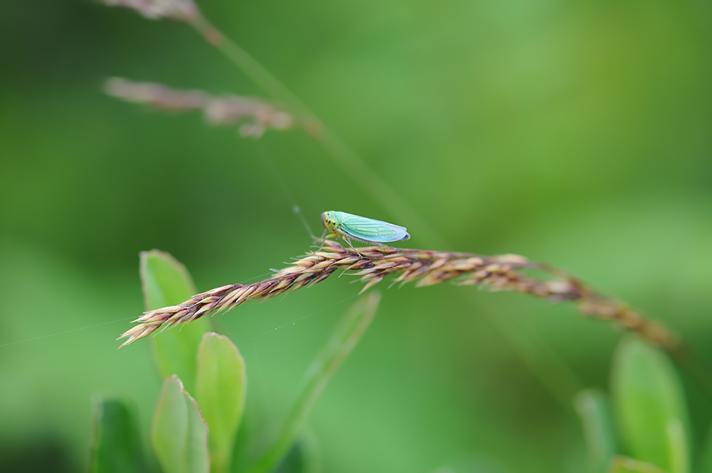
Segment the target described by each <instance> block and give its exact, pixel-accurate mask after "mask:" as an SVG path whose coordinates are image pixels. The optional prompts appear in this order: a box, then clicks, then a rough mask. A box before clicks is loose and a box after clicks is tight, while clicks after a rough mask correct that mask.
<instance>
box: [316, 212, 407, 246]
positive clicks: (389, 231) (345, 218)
mask: <svg viewBox="0 0 712 473" xmlns="http://www.w3.org/2000/svg"><path fill="white" fill-rule="evenodd" d="M321 221H322V223H323V224H324V228H326V230H327V231H328V232H329V233H335V234H337V235H340V236H341V237H343V238H344V240H346V241H347V242H348V243H349V244H351V239H352V238H353V239H354V240H358V241H363V242H366V243H391V242H394V241H402V240H407V239H408V238H410V234H409V233H408V230H407V229H406V228H405V227H401V226H400V225H394V224H392V223H388V222H382V221H381V220H374V219H372V218H367V217H359V216H358V215H353V214H350V213H346V212H339V211H337V210H328V211H326V212H322V214H321Z"/></svg>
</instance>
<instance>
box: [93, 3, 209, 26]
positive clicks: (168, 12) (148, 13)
mask: <svg viewBox="0 0 712 473" xmlns="http://www.w3.org/2000/svg"><path fill="white" fill-rule="evenodd" d="M102 3H103V4H104V5H107V6H110V7H124V8H129V9H131V10H134V11H136V12H138V13H139V14H140V15H142V16H144V17H146V18H149V19H151V20H158V19H161V18H169V19H172V20H179V21H193V20H195V19H197V18H198V17H199V11H198V7H197V5H196V4H195V2H193V0H102Z"/></svg>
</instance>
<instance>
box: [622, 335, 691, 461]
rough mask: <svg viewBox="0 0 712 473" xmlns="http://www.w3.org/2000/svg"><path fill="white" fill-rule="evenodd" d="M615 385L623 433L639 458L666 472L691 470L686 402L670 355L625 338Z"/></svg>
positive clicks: (629, 446)
mask: <svg viewBox="0 0 712 473" xmlns="http://www.w3.org/2000/svg"><path fill="white" fill-rule="evenodd" d="M612 385H613V395H614V400H615V407H616V414H617V418H618V421H619V424H620V429H621V434H622V436H623V439H624V440H625V442H626V444H627V446H628V448H629V450H630V452H631V453H632V454H633V455H634V456H635V458H639V459H641V460H643V461H645V462H649V463H652V464H653V465H657V466H658V467H660V468H662V469H663V470H664V471H666V472H667V473H688V472H689V457H690V452H689V447H688V438H689V435H688V430H687V412H686V407H685V400H684V398H683V394H682V387H681V385H680V381H679V379H678V377H677V373H676V372H675V369H674V368H673V366H672V364H671V363H670V361H669V360H668V358H667V356H666V355H665V354H663V353H662V352H660V351H658V350H657V349H655V348H653V347H651V346H649V345H647V344H646V343H645V342H643V341H642V340H640V339H638V338H628V339H626V340H625V341H623V342H622V343H621V346H620V347H619V349H618V351H617V353H616V356H615V360H614V365H613V379H612Z"/></svg>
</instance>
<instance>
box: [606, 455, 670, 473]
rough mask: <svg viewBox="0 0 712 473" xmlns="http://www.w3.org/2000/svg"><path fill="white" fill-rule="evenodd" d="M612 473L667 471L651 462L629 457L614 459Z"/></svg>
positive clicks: (654, 472)
mask: <svg viewBox="0 0 712 473" xmlns="http://www.w3.org/2000/svg"><path fill="white" fill-rule="evenodd" d="M610 473H665V472H664V471H663V470H661V469H660V468H658V467H657V466H655V465H651V464H650V463H645V462H642V461H639V460H634V459H632V458H627V457H616V458H615V459H613V463H612V465H611V469H610Z"/></svg>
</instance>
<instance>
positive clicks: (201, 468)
mask: <svg viewBox="0 0 712 473" xmlns="http://www.w3.org/2000/svg"><path fill="white" fill-rule="evenodd" d="M151 437H152V441H153V448H154V450H155V452H156V456H157V457H158V461H159V462H160V464H161V467H162V469H163V472H164V473H208V471H209V470H210V460H209V455H208V427H207V425H206V424H205V421H204V420H203V418H202V416H201V414H200V410H199V409H198V404H197V403H196V402H195V400H194V399H193V398H192V397H191V396H190V394H188V393H187V392H186V391H185V389H184V388H183V383H181V381H180V379H179V378H178V377H177V376H171V377H170V378H168V379H166V380H165V381H164V383H163V390H162V391H161V399H160V400H159V402H158V406H157V407H156V413H155V416H154V419H153V428H152V433H151Z"/></svg>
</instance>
